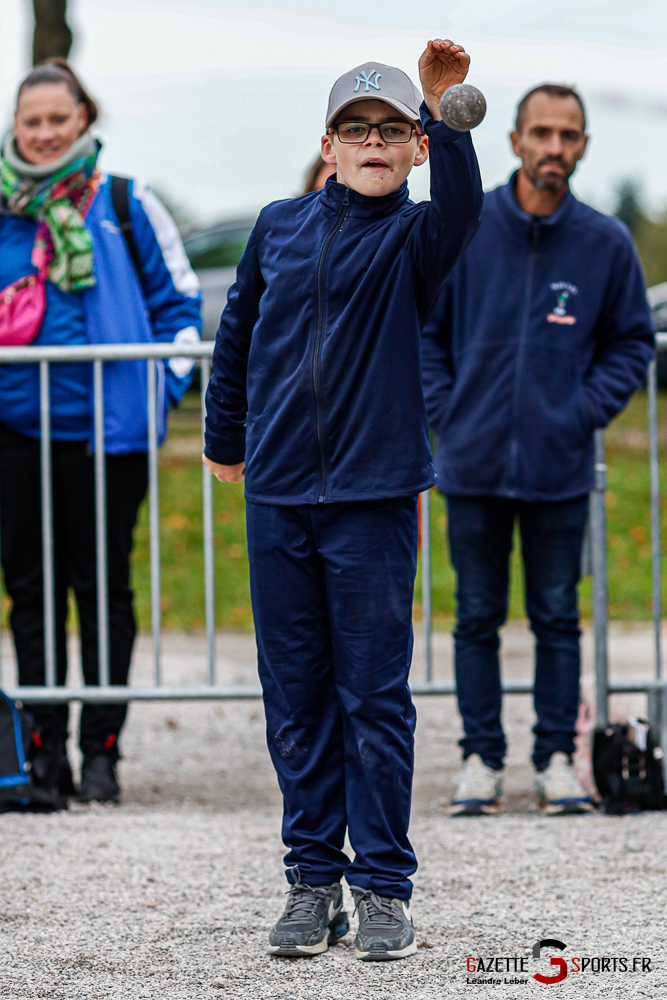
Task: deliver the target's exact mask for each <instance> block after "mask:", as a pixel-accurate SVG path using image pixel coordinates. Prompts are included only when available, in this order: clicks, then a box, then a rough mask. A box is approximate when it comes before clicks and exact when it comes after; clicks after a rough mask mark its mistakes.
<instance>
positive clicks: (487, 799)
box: [449, 753, 503, 816]
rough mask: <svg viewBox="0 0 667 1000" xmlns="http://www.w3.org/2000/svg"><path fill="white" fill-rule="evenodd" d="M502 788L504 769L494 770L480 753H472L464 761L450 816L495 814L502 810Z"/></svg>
mask: <svg viewBox="0 0 667 1000" xmlns="http://www.w3.org/2000/svg"><path fill="white" fill-rule="evenodd" d="M502 788H503V775H502V771H494V770H493V768H491V767H488V766H487V765H486V764H485V763H484V761H483V760H482V758H481V757H480V755H479V754H478V753H471V754H470V756H469V757H467V758H466V759H465V760H464V762H463V767H462V768H461V772H460V774H459V780H458V783H457V786H456V792H455V793H454V798H453V799H452V802H451V805H450V808H449V814H450V816H493V815H495V814H496V813H498V812H500V795H501V793H502Z"/></svg>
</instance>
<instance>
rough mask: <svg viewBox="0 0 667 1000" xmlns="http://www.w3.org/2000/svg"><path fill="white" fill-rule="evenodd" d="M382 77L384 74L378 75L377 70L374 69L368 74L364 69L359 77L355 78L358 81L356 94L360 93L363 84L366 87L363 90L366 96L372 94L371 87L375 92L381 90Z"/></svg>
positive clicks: (355, 89)
mask: <svg viewBox="0 0 667 1000" xmlns="http://www.w3.org/2000/svg"><path fill="white" fill-rule="evenodd" d="M381 76H382V73H378V71H377V70H376V69H372V70H371V71H370V72H369V73H366V72H365V71H364V70H363V69H362V71H361V73H359V74H358V76H355V78H354V79H355V80H356V81H357V85H356V87H355V88H354V93H355V94H356V93H357V92H358V91H359V88H360V87H361V85H362V83H364V84H365V85H366V86H365V87H364V90H363V93H364V94H368V93H369V92H370V89H371V87H373V89H374V90H379V89H380V77H381Z"/></svg>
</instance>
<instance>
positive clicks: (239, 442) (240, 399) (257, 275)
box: [203, 227, 264, 483]
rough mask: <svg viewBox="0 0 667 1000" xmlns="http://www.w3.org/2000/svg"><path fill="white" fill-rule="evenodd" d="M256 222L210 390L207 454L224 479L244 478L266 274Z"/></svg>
mask: <svg viewBox="0 0 667 1000" xmlns="http://www.w3.org/2000/svg"><path fill="white" fill-rule="evenodd" d="M255 233H256V227H255V229H254V230H253V231H252V233H251V235H250V239H249V240H248V245H247V247H246V249H245V252H244V254H243V257H242V258H241V261H240V263H239V265H238V268H237V271H236V281H235V282H234V284H233V285H232V287H231V288H230V290H229V294H228V296H227V305H226V306H225V308H224V311H223V313H222V316H221V318H220V326H219V328H218V333H217V336H216V338H215V350H214V352H213V365H212V372H213V374H212V375H211V381H210V382H209V385H208V389H207V391H206V430H205V434H204V455H203V460H204V464H205V465H206V467H207V468H208V469H209V471H210V472H211V473H212V474H213V475H214V476H216V477H217V478H218V479H220V480H221V481H227V482H232V483H239V482H241V481H242V480H243V470H244V460H245V432H246V419H247V416H248V400H247V396H246V379H247V374H248V353H249V351H250V341H251V339H252V331H253V329H254V327H255V323H256V322H257V319H258V316H259V300H260V298H261V296H262V293H263V291H264V279H263V278H262V273H261V270H260V267H259V259H258V256H257V240H256V235H255Z"/></svg>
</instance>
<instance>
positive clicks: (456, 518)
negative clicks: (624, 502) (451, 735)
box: [447, 496, 588, 771]
mask: <svg viewBox="0 0 667 1000" xmlns="http://www.w3.org/2000/svg"><path fill="white" fill-rule="evenodd" d="M447 512H448V519H449V520H448V533H449V546H450V552H451V558H452V564H453V566H454V569H455V570H456V575H457V590H456V628H455V631H454V649H455V666H456V687H457V693H458V700H459V710H460V712H461V716H462V718H463V728H464V731H465V736H464V738H463V739H462V740H461V746H462V747H463V756H464V758H465V757H468V756H469V755H470V754H472V753H478V754H480V756H481V757H482V758H483V760H484V762H485V763H486V764H487V765H488V766H489V767H493V768H495V769H499V768H500V767H502V763H503V758H504V756H505V751H506V743H505V736H504V734H503V729H502V725H501V721H500V709H501V688H500V663H499V657H498V650H499V645H500V644H499V638H498V629H499V628H500V626H501V625H502V624H503V623H504V621H505V620H506V618H507V598H508V586H509V557H510V552H511V549H512V534H513V531H514V522H515V519H517V518H518V521H519V529H520V532H521V551H522V556H523V565H524V574H525V590H526V612H527V614H528V618H529V620H530V627H531V629H532V631H533V633H534V635H535V640H536V643H535V652H536V658H535V713H536V715H537V725H536V726H535V728H534V730H533V731H534V733H535V747H534V752H533V763H534V764H535V767H536V768H537V770H538V771H540V770H543V769H544V768H545V767H546V766H547V764H548V763H549V758H550V757H551V754H552V753H555V752H556V751H557V750H561V751H563V752H564V753H568V754H571V753H572V752H573V751H574V735H575V723H576V719H577V711H578V706H579V670H580V657H579V635H580V632H579V610H578V606H577V583H578V582H579V576H580V567H581V549H582V545H583V539H584V530H585V527H586V519H587V516H588V496H582V497H576V498H575V499H573V500H564V501H558V502H553V503H551V502H546V503H537V502H535V503H529V502H524V501H515V500H508V499H504V498H502V497H462V496H448V497H447Z"/></svg>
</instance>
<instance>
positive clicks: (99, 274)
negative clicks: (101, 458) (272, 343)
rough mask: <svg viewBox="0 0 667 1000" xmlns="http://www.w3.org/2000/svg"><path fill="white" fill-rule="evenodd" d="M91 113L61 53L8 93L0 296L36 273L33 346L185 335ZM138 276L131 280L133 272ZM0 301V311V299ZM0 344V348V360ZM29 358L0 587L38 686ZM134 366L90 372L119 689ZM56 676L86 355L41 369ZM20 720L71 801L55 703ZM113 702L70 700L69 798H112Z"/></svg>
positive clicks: (4, 473)
mask: <svg viewBox="0 0 667 1000" xmlns="http://www.w3.org/2000/svg"><path fill="white" fill-rule="evenodd" d="M96 118H97V108H96V106H95V104H94V102H93V101H92V100H91V98H90V97H89V96H88V94H87V93H86V91H85V90H84V88H83V87H82V85H81V83H80V81H79V80H78V79H77V77H76V76H75V75H74V73H73V72H72V70H71V69H70V67H69V66H68V64H67V63H66V62H65V61H64V60H51V61H49V62H47V63H43V64H41V65H39V66H37V67H35V68H34V69H33V70H32V71H31V73H30V74H29V75H28V76H27V77H26V79H25V80H24V81H23V83H22V84H21V86H20V87H19V91H18V96H17V103H16V113H15V118H14V126H13V130H12V131H11V132H10V133H9V134H8V135H7V136H6V138H5V139H4V142H3V144H2V148H1V154H0V180H1V194H2V198H1V200H0V299H1V298H2V290H3V289H4V290H5V291H7V289H9V288H11V287H12V285H14V283H15V282H17V281H18V280H19V279H21V278H23V277H25V276H27V275H37V274H40V273H41V274H42V275H43V276H45V277H46V279H47V280H46V282H45V291H46V307H45V311H44V315H43V319H42V322H41V325H40V326H39V330H38V332H37V336H36V338H35V339H34V341H33V343H34V344H36V345H40V346H44V345H47V344H49V345H62V346H65V345H66V346H71V345H74V344H89V343H100V344H102V343H121V342H122V343H128V342H129V343H148V342H153V341H155V340H158V341H169V342H171V341H174V340H176V341H186V342H187V341H196V340H198V339H199V331H200V329H201V321H200V305H201V297H200V292H199V283H198V281H197V278H196V276H195V274H194V272H193V271H192V269H191V268H190V265H189V263H188V261H187V258H186V256H185V252H184V250H183V246H182V243H181V241H180V238H179V236H178V232H177V230H176V227H175V226H174V223H173V221H172V220H171V218H170V216H169V215H168V213H167V212H166V210H165V209H164V207H163V206H162V205H161V203H160V202H159V201H158V200H157V198H156V197H155V195H153V194H152V192H151V191H150V190H148V189H147V188H146V187H145V186H144V185H142V184H140V183H139V182H136V181H134V182H132V181H130V182H128V185H127V192H128V200H129V214H130V221H131V226H132V235H133V238H134V242H135V244H136V251H137V257H138V260H137V265H135V264H134V263H133V261H132V258H131V256H130V253H129V250H128V246H127V243H126V241H125V238H124V236H123V233H122V231H121V229H120V225H119V220H118V217H117V215H116V213H115V211H114V207H113V202H112V198H111V183H110V180H111V179H110V178H109V177H106V176H105V175H104V174H101V173H100V171H99V169H98V167H97V160H98V155H99V152H100V143H99V142H98V141H97V140H96V139H95V138H94V137H93V136H92V135H91V133H90V127H91V126H92V125H93V123H94V122H95V120H96ZM139 272H140V273H139ZM0 308H1V306H0ZM10 341H11V330H10ZM1 357H2V350H1V346H0V361H1ZM157 368H158V371H157V374H158V379H157V384H158V397H159V399H158V415H157V417H158V425H159V430H160V436H161V438H162V437H164V433H165V418H166V413H167V409H168V407H169V405H170V404H171V405H176V404H177V403H178V401H179V400H180V398H181V396H182V394H183V393H184V392H185V390H186V388H187V386H188V383H189V380H190V371H191V368H192V363H191V362H189V361H184V360H183V359H174V360H173V361H171V362H170V363H168V364H165V365H163V364H162V363H159V364H158V366H157ZM38 378H39V375H38V369H37V366H36V365H2V364H0V532H1V537H2V545H1V554H2V568H3V570H4V575H5V586H6V589H7V592H8V594H9V596H10V598H11V601H12V610H11V627H12V632H13V635H14V642H15V646H16V654H17V660H18V672H19V682H20V684H22V685H35V684H38V685H40V684H44V679H45V668H44V625H43V582H42V539H41V508H40V460H39V449H40V444H39V436H40V422H39V384H38ZM146 382H147V375H146V363H145V362H112V363H107V364H106V365H105V368H104V416H105V451H106V453H107V461H106V475H107V489H108V501H107V517H108V524H107V530H108V553H109V641H110V650H109V654H110V664H109V668H110V680H111V683H112V684H126V683H127V677H128V672H129V666H130V658H131V654H132V646H133V642H134V637H135V632H136V625H135V619H134V613H133V595H132V591H131V589H130V583H129V575H130V552H131V549H132V536H133V530H134V526H135V523H136V519H137V512H138V509H139V506H140V504H141V502H142V500H143V498H144V496H145V493H146V487H147V459H146V452H147V385H146ZM50 397H51V433H52V438H53V447H52V469H53V525H54V562H55V603H56V658H57V679H58V683H59V684H63V683H64V682H65V676H66V672H67V642H66V638H67V636H66V619H67V594H68V590H69V588H70V587H71V588H72V589H73V591H74V595H75V598H76V602H77V608H78V613H79V621H80V628H81V658H82V667H83V674H84V678H85V681H86V683H87V684H96V683H97V678H98V673H97V600H96V598H97V595H96V557H95V530H94V510H95V499H94V496H95V494H94V474H93V467H94V458H93V450H92V379H91V366H90V365H89V364H80V363H79V364H58V365H53V366H52V367H51V376H50ZM27 707H28V709H29V710H30V711H31V712H32V714H33V716H34V718H35V721H36V731H35V735H34V743H35V746H34V748H33V776H34V778H35V780H36V782H38V783H41V784H42V786H43V787H45V788H46V789H48V790H50V791H51V792H52V794H53V799H54V804H57V805H64V804H65V803H66V797H67V795H70V794H73V792H74V788H73V785H72V773H71V769H70V766H69V763H68V761H67V756H66V752H65V741H66V738H67V722H68V710H67V705H57V704H51V705H33V706H30V705H28V706H27ZM126 711H127V706H126V704H99V705H85V706H84V708H83V711H82V716H81V732H80V743H81V750H82V752H83V768H82V778H81V785H80V787H79V789H78V793H77V794H78V798H79V799H80V800H81V801H91V800H98V801H108V800H111V801H118V798H119V788H118V783H117V780H116V773H115V765H116V762H117V760H118V756H119V754H118V736H119V733H120V730H121V727H122V725H123V722H124V719H125V715H126Z"/></svg>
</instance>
